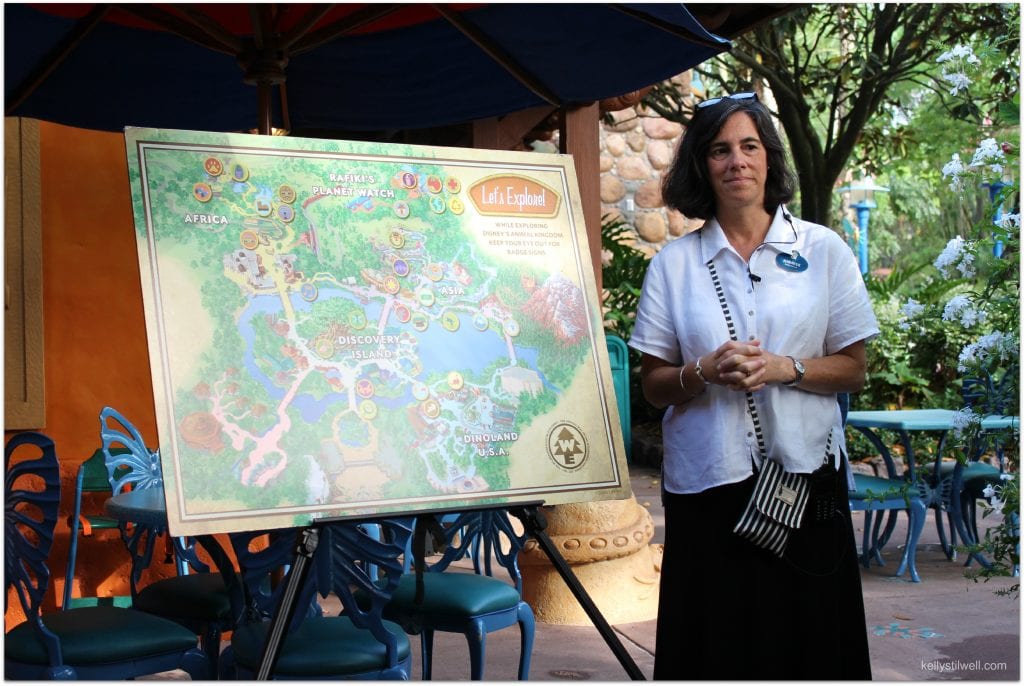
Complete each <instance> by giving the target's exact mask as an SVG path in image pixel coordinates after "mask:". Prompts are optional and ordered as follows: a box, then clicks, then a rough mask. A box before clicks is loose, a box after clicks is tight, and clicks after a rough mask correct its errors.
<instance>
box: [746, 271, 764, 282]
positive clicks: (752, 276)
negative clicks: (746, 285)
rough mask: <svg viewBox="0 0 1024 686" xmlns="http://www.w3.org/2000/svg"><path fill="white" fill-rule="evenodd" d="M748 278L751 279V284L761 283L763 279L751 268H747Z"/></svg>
mask: <svg viewBox="0 0 1024 686" xmlns="http://www.w3.org/2000/svg"><path fill="white" fill-rule="evenodd" d="M747 276H749V277H750V283H761V277H760V276H758V275H757V274H755V273H754V272H752V271H750V267H747Z"/></svg>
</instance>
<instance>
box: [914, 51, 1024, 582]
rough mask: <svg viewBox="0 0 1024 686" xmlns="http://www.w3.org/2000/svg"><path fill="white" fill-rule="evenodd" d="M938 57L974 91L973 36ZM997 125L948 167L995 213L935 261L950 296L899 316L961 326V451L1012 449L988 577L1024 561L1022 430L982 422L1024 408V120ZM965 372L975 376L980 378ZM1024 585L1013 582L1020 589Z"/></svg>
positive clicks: (921, 324)
mask: <svg viewBox="0 0 1024 686" xmlns="http://www.w3.org/2000/svg"><path fill="white" fill-rule="evenodd" d="M939 62H940V64H942V67H943V71H942V78H943V80H944V81H945V82H946V83H948V84H950V85H951V88H950V94H951V95H957V94H959V93H962V92H965V90H966V89H967V88H968V87H969V86H970V84H971V81H972V79H971V73H972V69H976V68H977V66H978V64H979V60H978V59H977V58H976V57H975V56H974V54H973V52H972V51H971V49H970V48H969V47H965V46H957V47H956V48H954V49H953V50H951V51H949V52H947V53H945V54H944V55H942V56H941V57H940V58H939ZM1018 124H1019V123H1018ZM998 135H1000V136H1001V137H1002V139H1003V140H1002V141H1000V140H997V138H996V137H995V136H987V137H985V138H983V139H982V140H981V141H980V142H979V143H978V145H977V148H976V149H975V150H974V153H973V154H972V155H971V156H970V162H968V163H966V164H965V163H964V162H963V161H962V159H961V153H964V152H965V151H956V152H953V153H952V154H951V157H950V160H949V162H947V163H946V164H945V165H944V166H943V168H942V175H943V177H944V178H945V179H948V181H949V188H950V190H951V191H953V192H954V193H961V192H962V191H963V190H964V189H966V188H968V187H969V184H985V185H987V186H988V187H989V188H991V189H992V192H993V206H994V208H996V212H995V216H992V215H989V216H987V217H985V218H984V219H983V220H982V221H979V222H978V223H977V225H976V226H974V227H973V229H972V230H971V231H970V233H969V235H964V236H957V237H956V238H954V239H952V240H950V241H949V242H948V243H947V245H946V247H945V249H944V250H943V251H942V252H941V254H940V255H939V256H938V257H937V258H936V259H935V261H934V263H933V264H932V266H933V267H934V268H935V270H937V272H938V274H939V275H941V277H942V278H943V279H944V280H946V281H947V283H949V284H950V289H949V291H948V297H947V298H945V301H944V302H943V301H942V300H939V301H937V302H924V301H923V300H924V299H923V298H922V299H921V301H919V300H918V299H915V298H909V299H908V300H907V301H906V302H905V303H904V304H902V306H901V307H900V309H899V317H898V321H897V325H898V327H899V328H900V330H901V331H906V332H909V333H911V334H915V333H916V334H917V335H918V336H920V335H921V334H922V333H925V332H933V331H934V330H935V329H936V326H937V325H938V326H941V327H943V328H946V329H947V330H951V329H952V328H956V329H959V330H960V331H961V332H962V334H963V338H962V339H961V340H962V346H961V347H960V350H959V354H958V357H957V362H956V370H957V373H958V374H959V375H960V377H961V379H963V380H965V386H970V387H969V388H968V387H965V389H964V397H965V398H969V400H970V402H967V401H964V402H962V403H961V407H960V409H959V410H957V413H956V416H955V419H954V424H955V430H954V435H955V438H956V443H957V448H958V449H957V450H956V451H955V453H956V457H957V459H959V460H961V461H962V462H963V461H966V460H967V459H968V454H969V450H970V447H971V446H975V445H982V443H981V441H983V440H985V439H988V440H989V441H990V442H991V441H992V440H995V441H999V442H1000V443H1001V444H1002V446H1003V449H1004V450H1005V457H1006V464H1005V468H1006V473H1005V474H1003V476H1002V478H1001V479H1000V481H999V483H997V484H993V485H989V486H987V487H986V488H985V490H984V492H983V496H984V497H985V498H986V500H987V502H988V508H987V509H986V515H987V514H991V513H992V512H999V513H1001V514H1002V515H1003V516H1002V518H1001V522H1000V523H999V524H998V525H997V526H995V527H993V528H991V529H989V530H988V531H987V532H986V535H985V537H984V539H983V540H982V541H980V542H979V543H978V544H977V545H976V546H972V547H970V548H969V550H977V551H979V552H983V553H985V554H986V556H987V557H988V558H989V559H990V561H992V562H993V565H992V567H991V569H983V570H980V571H978V572H975V573H974V574H975V575H976V576H980V577H991V576H1003V575H1008V574H1010V573H1012V571H1013V570H1014V569H1015V568H1016V566H1017V565H1018V563H1019V551H1018V542H1019V518H1018V513H1019V509H1020V495H1019V494H1020V473H1019V453H1018V431H1017V429H1012V430H1006V431H1005V432H1004V435H995V436H993V432H992V431H988V432H983V430H982V427H981V420H982V417H983V416H984V415H986V414H999V415H1003V416H1019V414H1020V409H1019V387H1020V378H1019V373H1020V372H1019V370H1020V316H1019V314H1020V264H1019V260H1020V253H1019V250H1020V209H1019V182H1017V181H1014V180H1013V179H1010V178H1008V176H1007V173H1006V172H1007V170H1015V169H1018V168H1019V129H1018V128H1017V127H1014V128H1012V129H1009V130H1004V131H1001V132H998ZM965 158H966V154H965ZM1007 208H1008V209H1007ZM939 322H941V324H939ZM966 380H976V381H975V382H974V384H973V385H971V384H969V383H967V381H966ZM990 445H991V443H990ZM1018 588H1019V586H1018V585H1014V586H1013V587H1012V589H1011V592H1015V591H1016V590H1017V589H1018Z"/></svg>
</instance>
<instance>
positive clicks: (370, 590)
mask: <svg viewBox="0 0 1024 686" xmlns="http://www.w3.org/2000/svg"><path fill="white" fill-rule="evenodd" d="M415 521H416V520H415V518H413V517H395V518H388V519H379V520H375V521H374V522H373V524H374V525H375V526H373V527H365V526H362V525H361V524H360V523H358V522H343V521H339V522H331V523H328V524H324V525H322V526H321V527H320V541H319V545H318V548H317V554H316V556H315V557H314V561H315V565H316V567H315V569H316V582H317V591H318V592H319V593H320V595H321V596H327V594H329V593H332V592H333V593H334V594H336V595H337V596H338V598H339V599H340V600H341V604H342V606H343V607H344V613H343V614H344V615H345V616H347V617H350V618H351V619H352V623H353V624H355V625H356V626H358V627H359V628H361V629H367V630H369V631H370V632H371V633H372V634H373V635H374V637H375V638H376V639H377V640H378V641H380V642H381V643H383V644H384V645H385V646H387V652H388V660H389V663H390V666H394V665H395V664H397V662H398V637H397V636H396V635H395V634H393V633H391V632H390V631H389V630H388V629H387V628H386V627H385V626H384V620H383V618H382V613H383V611H384V606H385V605H387V603H388V601H389V600H390V599H391V596H392V595H393V594H394V592H395V589H396V588H398V582H399V579H400V578H401V576H402V572H403V562H402V556H403V555H404V554H405V551H406V548H407V547H408V545H409V541H410V539H411V537H412V530H413V525H414V524H415ZM357 596H358V597H359V600H358V601H357V599H356V598H357Z"/></svg>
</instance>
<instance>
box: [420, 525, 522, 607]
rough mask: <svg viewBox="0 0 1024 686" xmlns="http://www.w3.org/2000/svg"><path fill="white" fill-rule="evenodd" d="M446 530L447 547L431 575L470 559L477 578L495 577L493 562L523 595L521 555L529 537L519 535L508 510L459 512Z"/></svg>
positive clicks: (433, 565)
mask: <svg viewBox="0 0 1024 686" xmlns="http://www.w3.org/2000/svg"><path fill="white" fill-rule="evenodd" d="M444 526H445V527H446V528H445V539H446V541H447V544H448V546H447V548H445V551H444V554H443V555H442V556H441V558H440V559H439V560H437V561H436V562H434V563H433V564H432V565H430V567H429V568H428V571H437V572H441V571H444V570H445V569H447V568H448V566H449V565H450V564H451V563H452V562H455V561H456V560H460V559H462V558H464V557H470V558H471V559H472V560H473V568H474V570H475V571H476V573H477V574H486V575H487V576H494V573H493V569H492V561H497V562H498V564H499V565H501V566H502V567H504V568H505V571H507V572H508V575H509V577H510V578H511V579H512V582H513V583H514V584H515V586H516V589H518V590H519V592H520V593H522V591H523V579H522V575H521V574H520V571H519V552H520V551H521V550H522V549H523V546H524V545H526V539H527V536H526V533H525V532H518V531H516V528H515V526H514V525H513V522H512V520H511V519H510V518H509V514H508V511H507V510H504V509H496V510H470V511H466V512H460V513H459V514H458V516H457V517H456V519H455V521H454V522H451V523H450V524H446V525H444Z"/></svg>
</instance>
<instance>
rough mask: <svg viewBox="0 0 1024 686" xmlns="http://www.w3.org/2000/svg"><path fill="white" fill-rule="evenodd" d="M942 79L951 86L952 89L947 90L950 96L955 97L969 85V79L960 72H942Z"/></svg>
mask: <svg viewBox="0 0 1024 686" xmlns="http://www.w3.org/2000/svg"><path fill="white" fill-rule="evenodd" d="M942 78H943V80H945V81H946V82H948V83H949V84H951V85H952V88H950V89H949V94H950V95H956V94H957V93H959V92H960V91H965V90H967V88H968V87H969V86H970V85H971V79H970V78H969V77H968V76H967V74H965V73H963V72H962V71H953V72H945V71H944V72H942Z"/></svg>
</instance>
